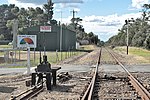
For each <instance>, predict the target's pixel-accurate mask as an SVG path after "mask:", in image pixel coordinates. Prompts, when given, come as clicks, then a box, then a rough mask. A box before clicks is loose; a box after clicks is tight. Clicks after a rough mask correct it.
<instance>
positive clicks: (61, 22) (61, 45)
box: [60, 11, 62, 60]
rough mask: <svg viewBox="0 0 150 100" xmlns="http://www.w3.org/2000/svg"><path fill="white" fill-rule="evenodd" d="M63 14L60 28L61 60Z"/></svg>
mask: <svg viewBox="0 0 150 100" xmlns="http://www.w3.org/2000/svg"><path fill="white" fill-rule="evenodd" d="M60 13H61V24H60V25H61V26H60V53H61V54H60V55H61V60H62V11H61V12H60Z"/></svg>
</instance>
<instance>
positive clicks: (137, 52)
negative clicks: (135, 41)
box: [115, 47, 150, 63]
mask: <svg viewBox="0 0 150 100" xmlns="http://www.w3.org/2000/svg"><path fill="white" fill-rule="evenodd" d="M115 50H118V51H120V52H124V53H126V47H116V48H115ZM129 55H134V56H138V57H142V58H144V59H145V60H146V62H148V63H150V51H149V50H146V49H143V48H137V47H129Z"/></svg>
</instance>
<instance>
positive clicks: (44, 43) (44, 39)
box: [26, 25, 76, 51]
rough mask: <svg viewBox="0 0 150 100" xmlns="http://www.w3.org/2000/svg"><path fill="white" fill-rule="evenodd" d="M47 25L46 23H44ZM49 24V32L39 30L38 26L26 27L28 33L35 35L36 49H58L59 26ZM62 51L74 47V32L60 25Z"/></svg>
mask: <svg viewBox="0 0 150 100" xmlns="http://www.w3.org/2000/svg"><path fill="white" fill-rule="evenodd" d="M46 26H47V25H46ZM49 26H51V32H40V26H33V27H28V28H27V29H26V31H27V34H28V35H37V48H36V50H42V51H43V50H44V47H45V50H46V51H55V50H58V51H59V50H60V44H61V42H60V40H61V39H60V33H61V32H60V30H61V26H58V25H49ZM61 47H62V49H61V50H62V51H66V50H69V49H75V48H76V32H74V31H72V30H69V29H67V28H65V27H62V46H61Z"/></svg>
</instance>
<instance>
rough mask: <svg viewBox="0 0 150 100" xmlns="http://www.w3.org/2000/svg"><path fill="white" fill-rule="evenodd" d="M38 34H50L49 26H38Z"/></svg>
mask: <svg viewBox="0 0 150 100" xmlns="http://www.w3.org/2000/svg"><path fill="white" fill-rule="evenodd" d="M40 32H51V26H40Z"/></svg>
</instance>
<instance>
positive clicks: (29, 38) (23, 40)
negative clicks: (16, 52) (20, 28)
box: [17, 35, 37, 48]
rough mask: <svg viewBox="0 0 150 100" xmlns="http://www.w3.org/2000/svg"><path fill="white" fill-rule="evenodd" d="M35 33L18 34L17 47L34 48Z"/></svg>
mask: <svg viewBox="0 0 150 100" xmlns="http://www.w3.org/2000/svg"><path fill="white" fill-rule="evenodd" d="M36 44H37V42H36V35H18V36H17V47H20V48H22V47H30V48H36Z"/></svg>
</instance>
